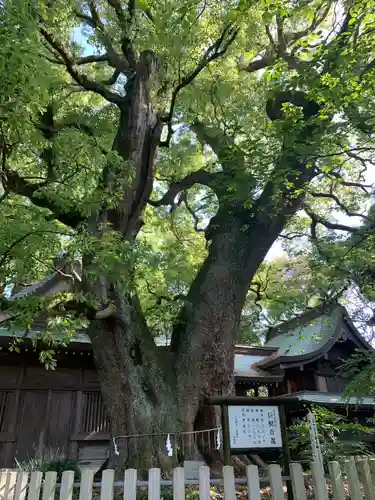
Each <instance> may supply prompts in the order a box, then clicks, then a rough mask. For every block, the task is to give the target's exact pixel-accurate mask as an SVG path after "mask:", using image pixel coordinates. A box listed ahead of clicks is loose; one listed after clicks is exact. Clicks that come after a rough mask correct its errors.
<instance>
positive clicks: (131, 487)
mask: <svg viewBox="0 0 375 500" xmlns="http://www.w3.org/2000/svg"><path fill="white" fill-rule="evenodd" d="M136 497H137V470H136V469H127V470H126V471H125V477H124V500H136Z"/></svg>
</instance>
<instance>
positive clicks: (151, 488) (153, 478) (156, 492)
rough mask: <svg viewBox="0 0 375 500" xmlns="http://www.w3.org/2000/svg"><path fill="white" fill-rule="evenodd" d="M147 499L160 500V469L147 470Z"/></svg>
mask: <svg viewBox="0 0 375 500" xmlns="http://www.w3.org/2000/svg"><path fill="white" fill-rule="evenodd" d="M148 500H160V469H150V470H149V471H148Z"/></svg>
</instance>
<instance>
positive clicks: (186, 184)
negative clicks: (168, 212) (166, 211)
mask: <svg viewBox="0 0 375 500" xmlns="http://www.w3.org/2000/svg"><path fill="white" fill-rule="evenodd" d="M215 178H216V174H211V173H210V172H207V171H206V170H204V169H201V170H197V171H196V172H192V173H191V174H189V175H187V176H186V177H184V178H183V179H181V180H180V181H177V182H173V183H172V184H171V185H170V186H169V189H168V191H167V192H166V193H165V194H164V195H163V196H162V198H160V200H157V201H155V200H149V201H148V203H149V204H150V205H152V206H154V207H160V206H163V205H173V202H174V199H175V198H176V196H177V195H178V194H179V193H181V191H185V190H186V189H189V188H191V187H192V186H194V184H203V185H205V186H209V187H212V184H213V181H214V179H215Z"/></svg>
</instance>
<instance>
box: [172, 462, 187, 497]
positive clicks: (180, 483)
mask: <svg viewBox="0 0 375 500" xmlns="http://www.w3.org/2000/svg"><path fill="white" fill-rule="evenodd" d="M173 500H185V471H184V468H183V467H176V468H175V469H173Z"/></svg>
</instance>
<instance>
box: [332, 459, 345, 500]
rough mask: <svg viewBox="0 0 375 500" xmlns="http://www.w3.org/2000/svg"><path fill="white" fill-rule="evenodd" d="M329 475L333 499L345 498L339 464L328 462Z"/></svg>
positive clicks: (340, 499) (343, 499)
mask: <svg viewBox="0 0 375 500" xmlns="http://www.w3.org/2000/svg"><path fill="white" fill-rule="evenodd" d="M328 470H329V477H330V479H331V487H332V494H333V499H334V500H345V499H346V492H345V488H344V478H343V477H342V473H341V468H340V464H339V463H338V462H328Z"/></svg>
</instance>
